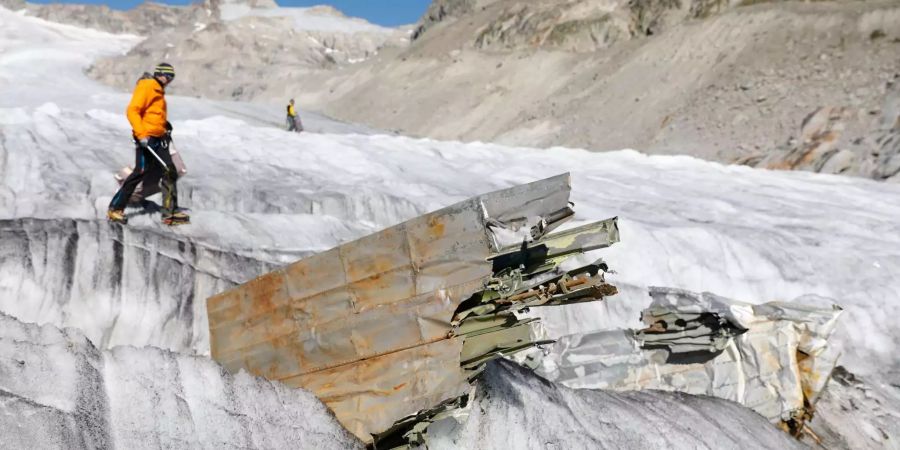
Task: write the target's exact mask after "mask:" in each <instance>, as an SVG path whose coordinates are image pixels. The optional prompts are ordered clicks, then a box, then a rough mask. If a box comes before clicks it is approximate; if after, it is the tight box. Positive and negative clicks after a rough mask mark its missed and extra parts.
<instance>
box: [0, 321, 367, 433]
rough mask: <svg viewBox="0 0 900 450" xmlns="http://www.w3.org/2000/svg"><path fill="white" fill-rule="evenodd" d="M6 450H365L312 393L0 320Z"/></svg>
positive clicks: (187, 359)
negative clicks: (357, 449) (99, 347)
mask: <svg viewBox="0 0 900 450" xmlns="http://www.w3.org/2000/svg"><path fill="white" fill-rule="evenodd" d="M0 436H3V448H9V449H29V448H46V449H50V448H58V449H93V448H122V449H156V448H188V447H190V448H210V449H213V448H216V449H218V448H296V447H297V446H299V447H301V448H321V449H335V450H338V449H348V448H363V446H362V444H361V443H360V442H359V441H358V440H356V438H354V437H353V436H352V435H351V434H350V433H349V432H347V431H346V430H344V428H343V427H341V425H340V424H339V423H338V422H337V420H336V419H335V418H334V416H333V415H332V414H331V413H330V411H328V409H327V408H326V407H325V405H324V404H322V403H321V402H319V400H318V399H316V397H315V396H313V395H312V394H310V393H309V392H306V391H303V390H299V389H290V388H287V387H285V386H283V385H281V384H280V383H273V382H270V381H267V380H264V379H262V378H256V377H252V376H249V375H247V374H246V373H244V372H241V373H238V374H236V375H233V376H232V375H229V374H227V373H226V372H225V371H224V370H223V369H222V368H221V367H220V366H219V365H218V364H216V363H214V362H212V361H210V360H209V359H208V358H203V357H197V356H188V355H181V354H177V353H171V352H167V351H164V350H160V349H156V348H150V347H144V348H135V347H115V348H113V349H111V350H106V351H102V350H100V349H98V348H97V347H96V346H94V345H93V344H92V343H91V342H90V341H89V340H88V339H87V338H85V336H84V335H83V334H82V333H80V332H79V331H78V330H75V329H72V328H68V329H64V330H60V329H58V328H56V327H54V326H52V325H43V326H38V325H35V324H28V323H23V322H20V321H18V320H17V319H15V318H13V317H11V316H8V315H6V314H3V313H0Z"/></svg>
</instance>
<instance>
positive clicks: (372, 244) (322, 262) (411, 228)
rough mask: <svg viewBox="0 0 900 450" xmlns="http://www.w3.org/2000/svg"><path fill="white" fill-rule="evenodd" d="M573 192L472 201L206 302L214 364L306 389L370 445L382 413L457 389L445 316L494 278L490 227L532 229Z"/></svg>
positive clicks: (528, 192) (548, 189) (545, 184)
mask: <svg viewBox="0 0 900 450" xmlns="http://www.w3.org/2000/svg"><path fill="white" fill-rule="evenodd" d="M569 191H570V188H569V176H568V175H567V174H566V175H560V176H557V177H553V178H550V179H546V180H542V181H538V182H535V183H530V184H526V185H522V186H516V187H513V188H510V189H505V190H502V191H498V192H494V193H490V194H486V195H482V196H478V197H475V198H472V199H469V200H466V201H463V202H460V203H458V204H455V205H453V206H450V207H447V208H444V209H441V210H439V211H435V212H432V213H429V214H426V215H424V216H421V217H417V218H415V219H412V220H409V221H407V222H404V223H401V224H399V225H396V226H393V227H390V228H388V229H385V230H383V231H381V232H379V233H376V234H373V235H370V236H366V237H364V238H362V239H359V240H357V241H354V242H350V243H347V244H344V245H341V246H340V247H337V248H335V249H332V250H329V251H326V252H323V253H320V254H317V255H314V256H311V257H309V258H306V259H303V260H301V261H297V262H296V263H293V264H291V265H289V266H287V267H285V268H283V269H280V270H276V271H273V272H271V273H268V274H265V275H263V276H261V277H259V278H257V279H255V280H252V281H250V282H248V283H245V284H244V285H241V286H238V287H236V288H234V289H232V290H230V291H227V292H224V293H222V294H219V295H217V296H215V297H212V298H210V299H209V301H208V303H207V309H208V313H209V323H210V345H211V351H212V355H213V358H215V359H216V360H218V361H220V362H222V364H223V365H224V366H225V367H226V369H227V370H229V371H237V370H240V369H246V370H248V371H250V372H251V373H253V374H256V375H262V376H265V377H267V378H270V379H274V380H282V381H284V382H286V383H288V384H290V385H294V386H303V387H306V388H308V389H310V390H312V391H313V392H315V393H317V394H319V395H320V396H321V397H322V398H323V399H324V400H325V401H326V403H328V404H329V405H330V406H332V408H333V409H334V410H335V412H336V413H338V417H339V418H340V419H341V420H342V422H344V423H345V424H347V425H348V427H349V428H351V430H353V431H354V433H356V434H357V435H358V436H360V437H361V438H363V439H364V440H367V439H368V438H369V434H370V433H372V432H376V431H382V430H384V429H386V427H385V428H381V427H382V426H383V425H385V423H386V424H387V425H390V424H391V423H392V422H393V420H396V419H397V418H398V417H399V416H397V413H396V411H391V412H390V413H389V414H388V413H385V415H383V417H384V418H383V419H379V417H382V415H380V414H379V413H376V412H374V411H375V410H377V409H378V408H382V409H384V410H385V411H388V410H391V409H392V408H393V409H397V408H398V406H397V405H398V404H402V405H404V407H402V408H399V409H400V410H402V411H403V412H404V413H403V414H402V415H406V414H410V413H414V412H415V411H417V408H418V409H421V408H423V407H425V406H431V405H426V403H428V402H431V401H432V400H433V399H432V397H434V396H437V397H442V396H443V397H444V398H441V399H439V400H443V399H445V398H447V397H446V396H447V395H454V394H455V393H456V392H457V391H458V390H459V389H456V387H457V385H458V384H459V382H460V380H462V381H465V376H464V374H463V373H462V372H461V370H460V369H459V353H460V351H459V350H460V349H461V345H462V343H461V342H459V340H458V339H450V338H449V335H450V331H451V327H452V325H451V323H450V319H451V318H452V316H453V312H454V311H455V310H456V308H457V306H458V305H459V303H460V302H462V301H463V300H464V299H466V298H467V297H468V296H470V295H471V294H472V293H473V292H476V291H477V290H479V289H482V288H483V284H484V282H485V281H486V280H487V279H488V278H489V277H490V276H491V275H492V264H491V262H489V261H488V259H489V258H490V257H491V256H492V255H494V254H495V253H496V252H497V249H498V244H497V242H496V241H495V238H494V236H493V232H492V229H504V230H507V231H511V232H515V231H517V230H519V229H521V228H523V227H525V228H527V227H530V226H534V225H535V224H537V223H538V222H540V221H541V220H543V218H544V217H549V216H551V214H552V213H554V212H556V211H559V210H561V209H564V208H566V207H567V206H568V196H569ZM488 224H491V225H490V227H489V226H488ZM451 349H452V350H451ZM451 355H452V357H451ZM451 360H452V361H451ZM413 361H415V362H413ZM451 362H452V364H451ZM411 364H412V366H410V365H411ZM448 364H450V365H451V366H452V365H453V364H455V371H450V370H447V368H446V366H447V365H448ZM413 366H415V367H413ZM375 367H379V368H380V369H377V370H375V369H373V368H375ZM336 380H341V382H337V381H336ZM348 380H356V383H357V384H358V385H359V387H358V388H354V387H352V386H354V385H353V384H352V383H350V384H341V383H344V382H347V381H348ZM401 385H402V386H409V387H408V388H403V387H401V388H398V389H396V390H395V389H394V388H395V387H397V386H401ZM413 387H415V391H409V389H413ZM354 389H355V390H354ZM429 396H431V397H429ZM417 399H419V400H421V401H419V400H417ZM387 417H390V421H389V422H385V421H388V420H389V419H388V418H387Z"/></svg>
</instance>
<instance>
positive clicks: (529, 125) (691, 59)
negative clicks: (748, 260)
mask: <svg viewBox="0 0 900 450" xmlns="http://www.w3.org/2000/svg"><path fill="white" fill-rule="evenodd" d="M744 3H748V2H744ZM898 33H900V5H898V4H897V3H896V2H891V3H887V2H815V3H794V2H771V3H762V4H756V5H743V4H737V5H729V4H727V3H725V2H699V1H695V2H685V3H682V2H663V1H646V2H638V1H633V2H627V3H625V2H608V1H588V0H584V1H540V2H516V1H492V2H486V1H481V2H473V1H468V2H447V1H443V2H435V4H433V5H432V8H431V9H430V10H429V12H428V13H427V14H426V17H425V18H424V19H423V22H422V24H421V26H420V28H418V30H417V32H416V34H415V36H416V37H417V39H416V40H415V41H414V42H413V44H412V45H411V46H410V48H409V49H407V50H405V51H404V52H402V54H400V55H397V56H395V57H393V58H388V57H386V56H385V57H382V58H376V59H374V60H372V61H370V62H369V63H368V64H367V65H366V66H365V67H358V68H354V70H353V71H352V73H351V72H350V71H344V72H346V77H344V76H333V75H332V76H328V77H327V78H326V79H323V81H322V82H323V83H325V85H326V86H328V87H329V89H328V90H327V91H326V92H323V93H321V94H317V93H310V94H309V95H308V96H306V97H304V98H303V99H304V101H306V102H307V103H309V104H312V105H315V106H316V107H318V108H319V109H321V110H322V111H325V112H326V113H328V114H331V115H334V116H337V117H342V118H345V119H347V120H352V121H362V122H365V123H369V124H372V125H373V126H376V127H383V128H388V129H398V130H399V131H400V132H403V133H408V134H413V135H423V136H430V137H436V138H442V139H463V140H485V141H495V142H503V143H514V144H528V145H536V146H541V147H549V146H554V145H564V146H574V147H583V148H590V149H596V150H607V149H615V148H623V147H628V148H636V149H639V150H641V151H647V152H650V153H663V154H673V153H684V152H687V153H688V154H691V155H694V156H700V157H703V158H706V159H711V160H717V161H723V162H743V163H749V164H755V165H761V166H764V167H771V168H801V169H807V170H816V171H825V172H830V173H848V174H855V175H862V176H868V177H873V178H877V179H885V178H890V177H894V176H895V175H896V174H897V171H896V169H895V168H892V167H891V166H890V164H885V161H884V159H885V152H889V153H891V154H895V153H896V148H895V147H892V146H891V144H889V143H888V144H883V143H882V144H879V142H884V140H885V139H884V138H881V137H880V136H882V135H883V133H884V132H888V131H889V129H891V124H893V123H894V122H895V121H896V120H897V115H896V111H895V110H893V109H891V108H887V107H885V106H884V104H885V103H890V102H891V101H892V100H890V98H889V92H888V91H889V90H890V84H891V83H892V82H893V80H894V79H895V77H897V76H898V73H900V34H898ZM376 87H377V88H376ZM412 105H414V106H412ZM820 108H827V109H840V110H841V111H842V115H841V118H840V119H839V120H838V122H839V123H840V124H841V125H840V127H842V128H843V129H844V132H843V134H842V135H841V136H842V138H841V139H840V142H836V143H835V145H834V146H833V147H834V150H835V151H834V152H830V151H829V152H819V153H817V154H815V155H812V156H810V157H807V163H806V164H800V163H797V162H795V161H794V159H796V158H794V159H792V157H791V156H790V155H789V154H788V153H791V152H789V151H785V150H786V149H790V148H796V147H797V146H798V145H803V143H802V141H803V137H802V136H801V132H802V130H801V127H802V121H803V119H804V118H805V117H807V116H808V115H810V114H812V113H814V112H815V111H817V110H819V109H820ZM884 124H888V125H884ZM885 127H886V128H887V129H885ZM885 145H887V148H884V147H885ZM794 153H796V152H794ZM806 153H807V152H804V151H802V150H801V154H802V155H805V154H806ZM802 155H801V158H800V159H802V158H803V157H802ZM851 155H852V156H851ZM835 156H837V159H834V160H832V158H834V157H835Z"/></svg>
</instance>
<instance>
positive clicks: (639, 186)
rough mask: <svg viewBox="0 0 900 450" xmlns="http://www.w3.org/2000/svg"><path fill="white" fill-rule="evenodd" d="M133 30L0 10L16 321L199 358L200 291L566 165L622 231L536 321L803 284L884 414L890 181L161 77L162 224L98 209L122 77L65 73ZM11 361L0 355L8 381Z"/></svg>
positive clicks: (615, 315)
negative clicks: (344, 112)
mask: <svg viewBox="0 0 900 450" xmlns="http://www.w3.org/2000/svg"><path fill="white" fill-rule="evenodd" d="M139 41H140V38H139V37H136V36H118V35H110V34H107V33H103V32H99V31H96V30H88V29H81V28H77V27H72V26H67V25H61V24H55V23H50V22H46V21H43V20H40V19H36V18H32V17H27V16H25V15H24V14H21V13H17V12H13V11H9V10H7V9H3V8H0V54H2V56H0V311H2V312H4V313H6V314H9V315H10V316H12V317H15V318H16V319H17V320H20V321H23V322H34V323H37V324H42V325H43V324H46V325H48V326H50V325H52V326H54V327H73V328H77V329H78V330H80V332H81V333H83V334H84V336H86V337H87V339H88V340H89V342H90V344H91V345H93V346H94V347H95V350H92V351H91V352H92V355H99V354H100V353H98V352H104V353H102V354H103V355H106V354H107V353H105V352H111V353H109V354H110V355H116V354H127V355H128V356H127V359H126V360H123V361H122V362H120V363H121V364H123V365H124V366H129V365H134V366H135V367H144V368H147V369H148V370H149V368H150V367H151V366H152V361H162V360H165V359H166V358H174V359H176V360H177V359H179V358H182V356H181V355H183V357H185V358H187V357H190V358H200V359H191V360H190V361H200V360H201V359H202V357H203V356H205V355H208V354H209V338H208V327H207V323H206V317H205V313H204V311H205V299H206V298H207V297H208V296H210V295H212V294H214V293H217V292H220V291H221V290H224V289H226V288H228V287H231V286H233V285H235V284H237V283H241V282H244V281H247V280H249V279H251V278H253V277H255V276H258V275H260V274H261V273H264V272H267V271H269V270H271V269H272V268H274V267H277V266H280V265H283V264H286V263H288V262H290V261H294V260H296V259H298V258H300V257H303V256H306V255H309V254H312V253H316V252H319V251H323V250H325V249H328V248H331V247H333V246H336V245H338V244H340V243H343V242H347V241H349V240H352V239H355V238H358V237H360V236H363V235H365V234H369V233H371V232H374V231H377V230H379V229H382V228H384V227H386V226H389V225H392V224H395V223H397V222H400V221H403V220H406V219H409V218H412V217H414V216H417V215H420V214H423V213H425V212H427V211H430V210H434V209H438V208H440V207H443V206H446V205H449V204H452V203H454V202H456V201H460V200H463V199H465V198H468V197H470V196H473V195H476V194H479V193H484V192H488V191H492V190H497V189H501V188H505V187H509V186H512V185H515V184H521V183H526V182H530V181H534V180H536V179H539V178H545V177H548V176H552V175H556V174H559V173H562V172H571V173H572V176H573V186H574V190H573V200H574V202H575V203H576V204H577V205H578V211H579V217H583V218H598V217H611V216H619V217H620V221H619V225H620V230H621V236H622V242H621V244H619V245H617V246H616V247H614V248H611V249H608V250H607V251H605V252H604V255H603V256H604V259H605V260H607V261H608V262H609V264H610V266H611V267H612V268H613V269H614V270H615V271H616V272H617V273H616V274H615V275H612V276H611V277H610V279H611V281H612V282H613V283H614V284H616V285H617V286H618V287H619V289H620V294H619V295H618V296H616V298H614V299H613V300H611V301H609V302H603V303H601V304H598V305H582V306H576V307H572V308H569V309H567V310H565V311H562V310H552V309H551V310H546V311H542V312H540V314H541V316H542V319H543V322H544V324H545V326H546V327H547V328H548V329H549V330H550V332H551V333H552V334H553V335H566V334H573V333H581V332H589V331H594V330H598V329H605V328H628V327H636V326H638V325H639V311H641V310H642V309H644V308H645V307H646V306H647V305H648V304H649V298H648V297H647V295H646V291H647V287H648V286H650V285H659V286H672V287H677V288H683V289H689V290H693V291H710V292H716V293H717V294H720V295H723V296H726V297H730V298H734V299H738V300H742V301H746V302H750V303H762V302H766V301H772V300H783V301H790V300H792V299H794V298H798V297H801V296H802V295H805V294H815V295H818V296H821V297H827V298H831V299H834V301H835V302H837V303H839V304H840V305H842V306H843V307H844V309H845V314H844V317H843V318H842V320H841V322H840V323H839V326H838V330H837V333H836V340H838V341H839V342H840V343H841V344H842V345H843V346H844V355H843V356H842V358H841V364H842V365H843V366H845V367H847V368H848V369H849V370H850V371H851V372H853V373H854V374H856V375H858V376H860V377H861V378H863V379H865V380H866V383H868V384H871V385H874V386H875V387H876V390H877V391H879V392H885V394H884V398H885V399H888V400H886V402H889V404H890V405H892V406H885V410H886V412H885V413H884V414H885V415H883V416H882V417H888V418H891V417H896V416H891V414H895V413H894V412H892V411H896V410H897V406H896V405H898V404H900V402H898V401H897V397H900V395H898V394H897V390H898V388H897V387H896V383H897V381H896V380H897V379H898V377H900V358H898V356H897V353H896V350H897V347H898V344H900V332H898V331H897V328H896V326H895V325H894V323H893V322H894V318H895V317H898V315H900V301H898V298H897V297H898V295H900V294H898V293H900V208H898V207H897V205H900V186H897V185H891V184H885V183H877V182H874V181H870V180H863V179H855V178H849V177H838V176H828V175H819V174H811V173H800V172H773V171H766V170H756V169H750V168H746V167H735V166H724V165H720V164H716V163H711V162H706V161H701V160H698V159H694V158H690V157H684V156H678V157H662V156H647V155H643V154H641V153H639V152H636V151H633V150H623V151H618V152H610V153H592V152H589V151H586V150H578V149H566V148H550V149H532V148H514V147H506V146H500V145H494V144H488V143H480V142H470V143H462V142H441V141H434V140H428V139H411V138H406V137H400V136H390V135H384V134H377V133H376V134H373V130H368V129H364V128H359V127H355V126H353V125H347V124H340V123H335V122H332V121H329V120H327V119H325V118H315V117H313V119H312V120H308V118H307V115H304V124H306V125H307V128H308V129H310V130H312V131H314V132H312V133H302V134H288V133H285V132H283V131H281V130H279V129H276V128H272V127H271V124H272V123H280V114H281V109H280V107H278V106H277V105H276V106H274V107H272V109H273V110H274V112H270V111H268V110H267V109H266V105H258V104H249V103H240V102H216V101H207V100H202V99H196V98H187V97H179V96H177V95H176V96H169V104H170V105H171V109H170V111H171V118H172V119H173V120H172V121H173V124H174V127H175V134H174V137H175V140H176V141H177V142H178V147H179V150H180V151H181V153H182V156H183V158H184V160H185V162H186V164H187V166H188V168H189V171H190V172H189V174H188V175H187V177H186V178H184V179H183V180H181V182H180V183H179V187H180V188H181V189H180V190H181V194H182V195H181V197H182V199H183V201H182V203H183V204H184V206H186V207H188V208H190V209H191V214H192V217H193V224H192V225H191V226H189V227H181V228H178V229H168V228H166V227H163V226H161V225H160V224H158V221H157V220H156V218H155V217H152V216H149V215H141V216H137V217H134V218H133V219H132V220H131V222H130V223H129V226H128V227H125V228H122V227H118V226H115V225H109V224H107V223H106V222H105V220H104V219H103V215H104V213H105V208H106V204H107V203H108V201H109V199H110V197H111V196H112V194H113V193H114V191H115V188H116V184H115V181H114V179H113V173H114V172H115V171H117V170H118V169H119V168H120V167H122V166H124V165H126V164H128V163H130V160H131V159H132V150H131V142H130V129H129V128H130V127H129V125H128V124H127V121H126V120H125V117H124V114H123V111H124V106H125V104H126V103H127V99H128V96H127V94H126V93H121V92H115V91H113V90H112V89H110V88H108V87H104V86H101V85H99V84H97V83H95V82H93V81H91V80H90V79H88V78H87V77H86V76H85V75H84V73H83V71H84V69H85V67H87V66H88V65H89V64H90V62H91V61H92V60H93V59H94V58H96V57H99V56H104V55H112V54H119V53H122V52H124V51H127V49H128V48H130V47H131V46H133V45H135V44H137V43H138V42H139ZM154 63H155V61H153V62H148V64H154ZM176 66H177V65H176ZM138 75H139V74H135V77H136V78H137V76H138ZM175 83H176V84H177V80H176V82H175ZM269 117H275V119H268V118H269ZM132 212H134V211H132ZM580 223H583V222H578V221H575V222H574V223H572V226H576V225H579V224H580ZM591 258H592V255H586V256H585V258H584V260H581V261H576V262H574V263H573V264H586V263H588V262H590V261H589V260H590V259H591ZM4 323H12V322H9V320H8V319H5V322H4ZM9 326H10V327H13V326H14V325H9ZM15 326H23V325H15ZM28 339H32V340H34V339H37V337H35V336H34V335H33V334H28V337H27V339H26V342H28ZM32 342H35V343H36V342H38V341H32ZM85 345H86V344H85ZM122 346H126V347H122ZM128 346H131V347H134V348H131V347H128ZM147 347H151V348H147ZM122 348H125V349H127V350H122ZM159 349H161V350H159ZM163 350H165V351H170V352H175V353H164V352H163ZM11 351H12V350H7V351H4V353H3V355H2V358H4V363H6V362H7V361H8V360H9V359H10V358H12V357H11V356H10V353H8V352H11ZM162 355H168V356H162ZM55 356H60V357H62V355H61V354H48V355H47V361H46V362H45V363H46V364H52V359H53V357H55ZM91 357H92V358H94V356H91ZM97 357H98V358H99V356H97ZM102 358H104V359H105V358H113V356H110V357H107V356H103V357H102ZM123 358H125V357H124V356H123ZM142 361H143V362H142ZM185 361H187V360H185ZM196 364H201V363H199V362H198V363H196ZM205 367H206V369H204V370H209V371H214V370H215V369H214V368H215V365H214V364H213V363H211V362H210V363H209V366H205ZM10 373H11V372H8V371H3V372H0V389H3V390H4V391H8V392H10V389H9V386H10V383H13V382H16V381H15V379H14V378H13V377H12V376H11V375H10ZM510 376H511V375H503V376H501V378H503V377H507V378H509V377H510ZM244 382H245V383H249V384H252V383H251V381H249V380H245V381H244ZM94 383H97V381H94ZM226 384H227V383H226ZM111 386H112V385H111ZM123 386H125V385H124V384H123V385H121V386H119V387H123ZM163 388H164V387H163V386H157V387H147V389H150V390H153V389H163ZM254 389H256V388H254ZM260 389H261V388H260ZM272 389H276V388H272ZM35 395H38V394H35ZM35 395H31V394H23V395H22V398H24V399H27V400H28V401H32V402H34V401H37V400H36V399H37V397H35ZM106 395H110V394H106ZM297 395H300V396H301V397H302V395H301V394H297ZM585 395H595V394H593V393H591V394H585ZM642 395H643V394H642ZM847 395H848V396H849V395H850V394H847ZM563 397H564V398H562V399H561V400H560V401H564V402H568V401H570V400H568V397H566V396H563ZM17 398H18V397H17ZM67 398H71V396H70V397H67ZM640 398H643V397H640ZM650 398H652V397H650ZM22 401H24V400H22ZM647 401H648V402H649V401H650V400H647ZM839 401H840V400H839V399H838V400H835V402H834V404H838V403H839ZM175 403H178V402H175ZM175 403H173V404H175ZM601 403H602V402H601ZM639 403H640V402H639ZM644 403H646V402H644ZM709 408H713V409H715V408H720V407H719V406H709ZM64 410H65V409H64V408H63V409H61V411H64ZM48 411H49V410H48ZM46 414H49V415H47V416H41V417H45V418H46V419H47V420H48V421H49V420H51V418H50V415H53V414H56V416H53V417H58V418H57V419H52V420H57V421H58V420H64V419H62V418H61V417H63V416H66V414H67V413H60V412H52V413H51V412H47V413H46ZM59 414H62V416H60V415H59ZM723 414H724V413H723ZM823 414H826V415H827V414H828V413H826V412H823ZM854 414H857V413H854ZM858 414H865V413H864V412H863V413H858ZM68 417H71V416H68ZM35 420H36V421H35V422H34V423H32V424H31V425H33V426H34V427H38V428H39V427H41V426H45V425H40V424H39V423H38V422H41V423H44V421H41V420H40V419H35ZM65 420H69V419H65ZM71 420H75V419H71ZM79 420H80V419H79ZM134 420H135V421H141V420H150V418H148V417H145V418H135V419H134ZM485 420H491V419H485ZM48 423H49V422H48ZM473 423H475V424H477V423H479V422H478V421H477V420H476V422H473ZM109 426H111V427H113V428H115V425H109ZM470 426H476V425H466V427H470ZM477 426H480V427H487V428H485V429H489V428H490V426H489V425H488V424H486V423H481V425H477ZM494 426H497V425H494ZM857 428H862V427H857ZM107 429H108V428H107ZM490 429H493V428H490ZM870 431H871V432H872V433H874V435H876V436H877V435H878V434H879V431H878V429H877V428H876V429H873V430H870ZM523 432H525V431H523ZM852 432H854V430H849V431H847V430H845V431H844V433H852ZM867 433H868V431H867ZM4 434H5V433H4ZM882 434H883V432H882ZM107 438H108V436H107ZM890 438H891V440H890V442H897V440H898V436H892V437H890ZM98 439H100V438H98ZM471 442H474V441H471ZM852 442H862V444H860V445H871V442H873V441H871V440H868V441H866V440H860V441H852ZM259 445H260V446H276V445H275V444H272V445H264V444H259ZM485 445H486V444H485ZM683 445H687V444H683ZM706 445H708V444H706ZM893 445H897V444H893ZM473 446H475V444H473Z"/></svg>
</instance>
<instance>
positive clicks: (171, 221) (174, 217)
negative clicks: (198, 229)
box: [162, 211, 191, 225]
mask: <svg viewBox="0 0 900 450" xmlns="http://www.w3.org/2000/svg"><path fill="white" fill-rule="evenodd" d="M162 223H163V224H165V225H181V224H185V223H191V217H190V216H188V215H187V214H185V213H183V212H181V211H177V212H174V213H172V214H168V215H164V216H163V218H162Z"/></svg>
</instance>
